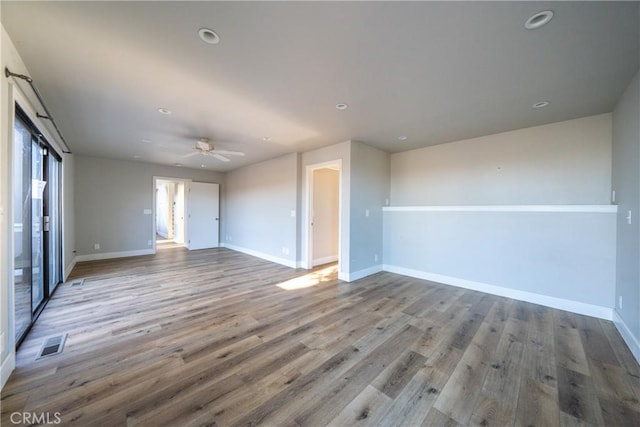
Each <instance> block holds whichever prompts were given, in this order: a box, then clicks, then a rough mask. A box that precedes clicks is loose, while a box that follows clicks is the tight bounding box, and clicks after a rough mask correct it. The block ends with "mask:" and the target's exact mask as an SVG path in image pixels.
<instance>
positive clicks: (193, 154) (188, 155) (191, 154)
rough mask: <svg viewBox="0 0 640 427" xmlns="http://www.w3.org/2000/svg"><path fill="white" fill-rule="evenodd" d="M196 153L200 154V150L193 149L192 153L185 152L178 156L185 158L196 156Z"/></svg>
mask: <svg viewBox="0 0 640 427" xmlns="http://www.w3.org/2000/svg"><path fill="white" fill-rule="evenodd" d="M198 154H200V151H194V152H193V153H189V154H185V155H184V156H180V157H181V158H185V157H191V156H197V155H198Z"/></svg>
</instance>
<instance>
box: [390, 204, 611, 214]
mask: <svg viewBox="0 0 640 427" xmlns="http://www.w3.org/2000/svg"><path fill="white" fill-rule="evenodd" d="M382 210H383V212H557V213H616V212H618V206H617V205H493V206H384V207H383V208H382Z"/></svg>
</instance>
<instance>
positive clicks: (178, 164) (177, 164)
mask: <svg viewBox="0 0 640 427" xmlns="http://www.w3.org/2000/svg"><path fill="white" fill-rule="evenodd" d="M174 166H177V167H182V163H175V164H174Z"/></svg>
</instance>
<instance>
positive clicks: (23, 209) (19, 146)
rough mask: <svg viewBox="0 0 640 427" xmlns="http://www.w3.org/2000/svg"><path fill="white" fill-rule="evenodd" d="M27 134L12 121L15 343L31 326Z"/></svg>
mask: <svg viewBox="0 0 640 427" xmlns="http://www.w3.org/2000/svg"><path fill="white" fill-rule="evenodd" d="M31 148H32V145H31V132H29V130H28V129H27V128H26V127H25V126H24V125H23V123H22V122H20V121H18V120H16V122H15V128H14V150H13V247H14V250H13V253H14V270H13V279H14V298H15V330H16V341H17V340H18V339H19V338H20V337H22V336H23V335H24V333H25V332H26V330H27V329H28V327H29V326H30V325H31V315H32V309H31V190H32V183H31Z"/></svg>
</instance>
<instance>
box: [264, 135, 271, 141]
mask: <svg viewBox="0 0 640 427" xmlns="http://www.w3.org/2000/svg"><path fill="white" fill-rule="evenodd" d="M262 140H263V141H271V138H269V137H268V136H264V137H262Z"/></svg>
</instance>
